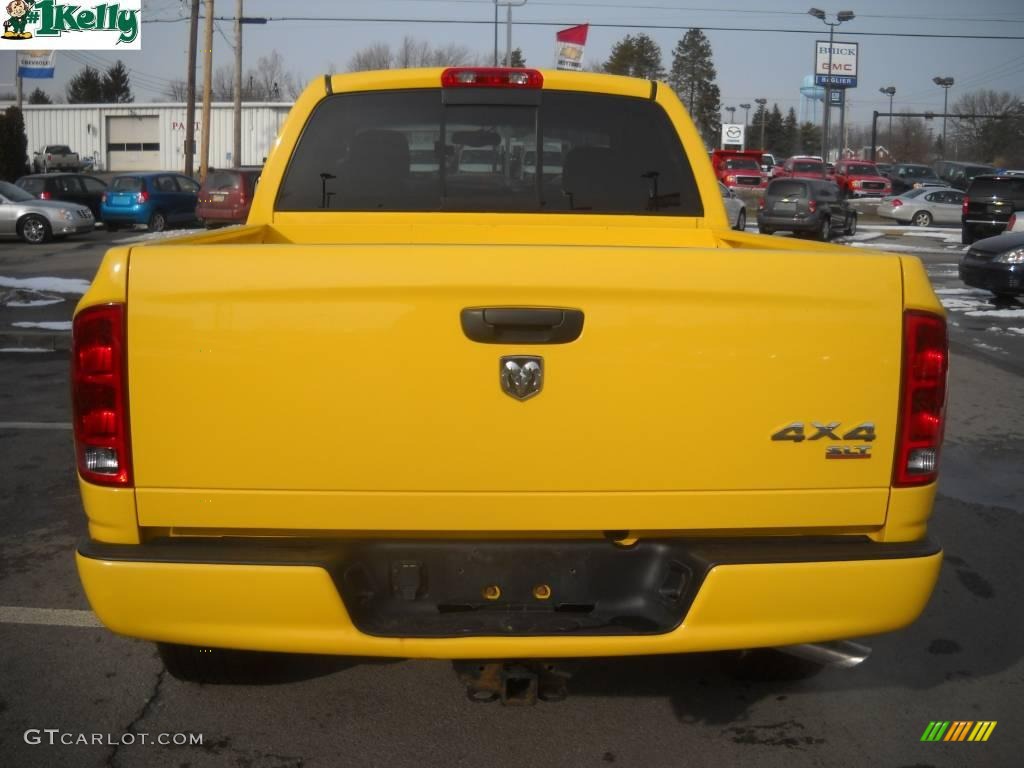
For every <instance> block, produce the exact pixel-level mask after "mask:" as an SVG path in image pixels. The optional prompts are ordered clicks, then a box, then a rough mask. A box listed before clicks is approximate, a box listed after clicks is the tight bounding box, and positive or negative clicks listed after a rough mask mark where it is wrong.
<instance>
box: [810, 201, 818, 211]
mask: <svg viewBox="0 0 1024 768" xmlns="http://www.w3.org/2000/svg"><path fill="white" fill-rule="evenodd" d="M807 210H808V211H810V212H811V213H814V212H815V211H816V210H818V201H817V200H808V201H807Z"/></svg>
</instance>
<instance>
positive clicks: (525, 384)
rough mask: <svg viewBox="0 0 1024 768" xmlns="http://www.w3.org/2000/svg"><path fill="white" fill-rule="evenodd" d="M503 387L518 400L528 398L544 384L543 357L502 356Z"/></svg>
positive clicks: (510, 395)
mask: <svg viewBox="0 0 1024 768" xmlns="http://www.w3.org/2000/svg"><path fill="white" fill-rule="evenodd" d="M499 373H500V375H501V388H502V389H503V390H505V394H506V395H508V396H509V397H514V398H515V399H516V400H528V399H530V398H531V397H533V396H534V395H536V394H538V393H539V392H540V391H541V389H542V388H543V386H544V358H543V357H503V358H501V369H500V371H499Z"/></svg>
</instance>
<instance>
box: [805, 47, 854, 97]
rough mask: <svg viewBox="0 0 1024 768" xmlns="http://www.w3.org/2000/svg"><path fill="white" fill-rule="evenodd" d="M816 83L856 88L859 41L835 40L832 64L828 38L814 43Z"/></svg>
mask: <svg viewBox="0 0 1024 768" xmlns="http://www.w3.org/2000/svg"><path fill="white" fill-rule="evenodd" d="M830 74H831V76H832V77H831V79H830V78H829V75H830ZM814 84H815V85H831V86H833V87H839V88H856V87H857V43H843V42H840V41H838V40H835V41H833V42H832V56H831V65H830V57H829V43H828V40H818V41H817V42H816V43H815V44H814Z"/></svg>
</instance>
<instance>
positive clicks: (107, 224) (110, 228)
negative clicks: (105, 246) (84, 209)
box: [103, 221, 121, 232]
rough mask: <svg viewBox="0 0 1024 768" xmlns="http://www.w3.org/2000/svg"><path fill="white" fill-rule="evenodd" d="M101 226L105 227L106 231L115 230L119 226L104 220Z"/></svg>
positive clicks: (119, 226)
mask: <svg viewBox="0 0 1024 768" xmlns="http://www.w3.org/2000/svg"><path fill="white" fill-rule="evenodd" d="M103 226H104V227H106V229H107V232H117V230H119V229H120V228H121V225H120V224H110V223H108V222H106V221H104V222H103Z"/></svg>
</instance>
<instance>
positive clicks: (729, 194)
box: [718, 182, 747, 232]
mask: <svg viewBox="0 0 1024 768" xmlns="http://www.w3.org/2000/svg"><path fill="white" fill-rule="evenodd" d="M718 190H719V192H721V193H722V202H723V203H725V212H726V213H727V214H729V221H730V222H732V228H733V229H738V230H739V231H740V232H742V231H743V230H745V229H746V228H747V206H746V205H745V204H744V203H743V201H742V200H741V199H740V198H739V197H738V196H737V195H736V193H735V192H733V191H732V190H731V189H729V188H728V187H727V186H725V184H723V183H722V182H718Z"/></svg>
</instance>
